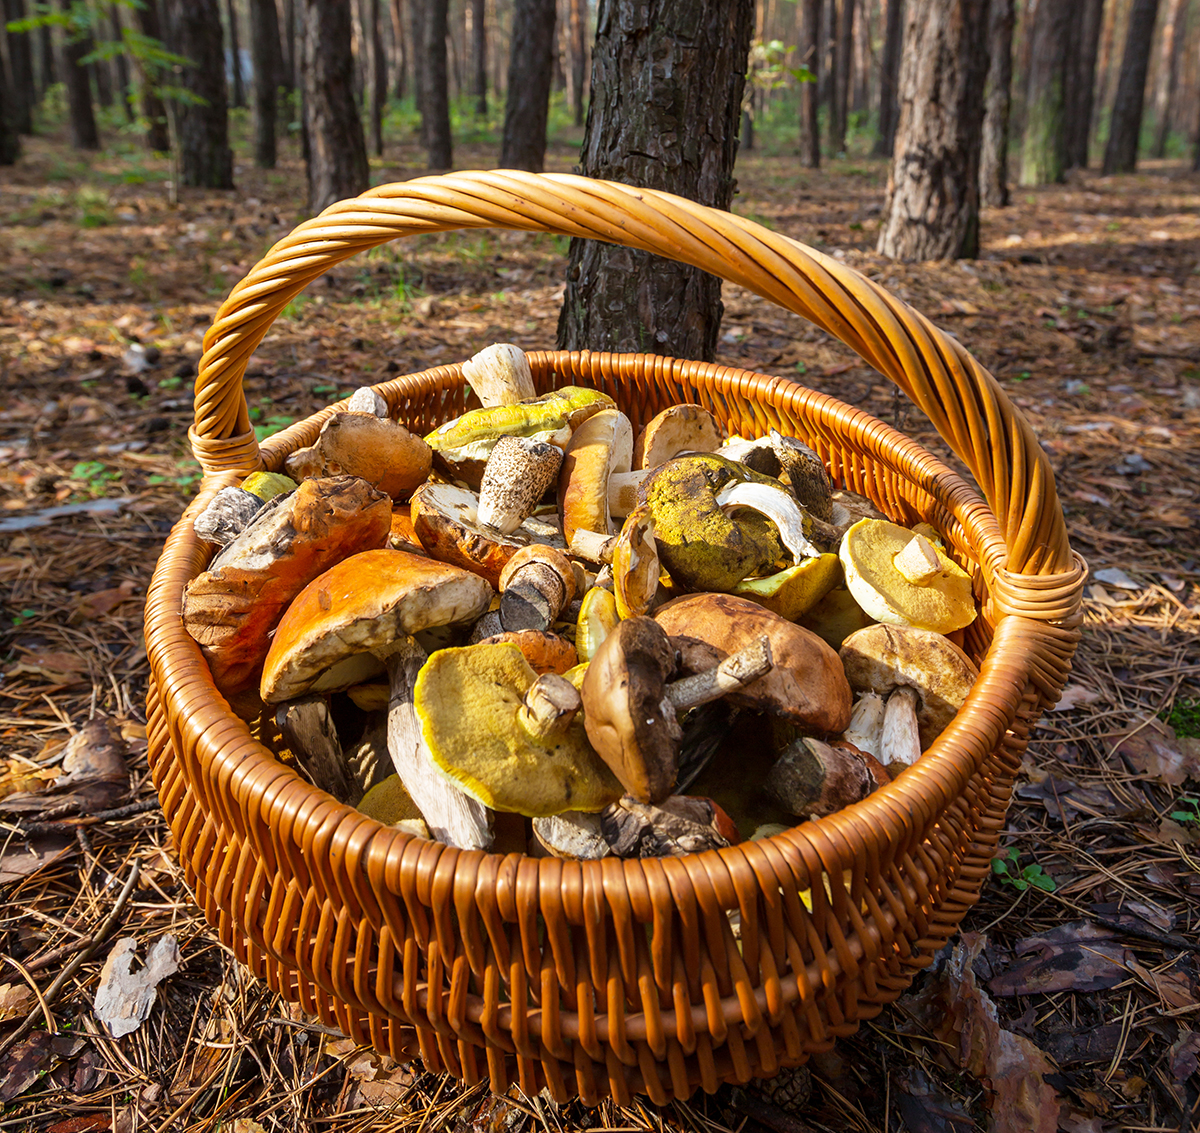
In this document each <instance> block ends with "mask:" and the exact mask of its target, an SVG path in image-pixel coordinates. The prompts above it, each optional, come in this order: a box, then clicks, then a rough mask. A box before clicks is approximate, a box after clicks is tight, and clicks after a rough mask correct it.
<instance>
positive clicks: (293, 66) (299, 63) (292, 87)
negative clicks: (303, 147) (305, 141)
mask: <svg viewBox="0 0 1200 1133" xmlns="http://www.w3.org/2000/svg"><path fill="white" fill-rule="evenodd" d="M302 18H303V12H302V11H297V10H296V0H283V42H284V43H286V44H287V74H288V84H287V88H288V90H289V91H302V90H303V88H304V83H303V82H302V81H301V77H300V72H301V71H302V70H304V60H303V59H302V58H301V56H302V55H303V54H304V52H303V50H298V48H299V44H298V42H297V32H298V31H299V25H300V20H301V19H302ZM300 97H301V99H303V97H304V96H303V94H301V96H300ZM303 117H304V116H303V114H301V119H302V120H303ZM303 130H304V127H303V123H302V124H301V132H302V133H303Z"/></svg>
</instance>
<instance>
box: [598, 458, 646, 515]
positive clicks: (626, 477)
mask: <svg viewBox="0 0 1200 1133" xmlns="http://www.w3.org/2000/svg"><path fill="white" fill-rule="evenodd" d="M652 471H653V469H650V468H639V469H638V470H637V471H635V472H614V473H612V474H611V475H610V476H609V478H608V514H609V515H612V516H616V518H617V519H624V518H625V517H626V516H627V515H628V514H629V513H630V512H631V511H633V509H634V508H635V507H637V502H638V488H640V487H641V484H642V481H643V480H645V479H646V477H648V476H649V475H650V473H651V472H652Z"/></svg>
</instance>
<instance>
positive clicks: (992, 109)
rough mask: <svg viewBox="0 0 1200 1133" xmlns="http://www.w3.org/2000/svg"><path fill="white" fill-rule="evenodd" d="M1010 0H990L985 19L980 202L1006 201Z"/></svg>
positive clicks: (997, 205)
mask: <svg viewBox="0 0 1200 1133" xmlns="http://www.w3.org/2000/svg"><path fill="white" fill-rule="evenodd" d="M1014 16H1015V14H1014V11H1013V0H991V15H990V17H989V20H988V43H989V48H990V51H989V54H990V56H991V58H990V59H989V60H988V79H987V93H986V95H985V96H984V113H983V143H982V145H981V147H980V151H979V197H980V200H981V201H982V203H983V204H985V205H992V206H993V207H995V208H1004V207H1005V206H1006V205H1007V204H1008V115H1009V109H1010V107H1011V103H1012V41H1013V20H1014Z"/></svg>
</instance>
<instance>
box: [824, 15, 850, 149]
mask: <svg viewBox="0 0 1200 1133" xmlns="http://www.w3.org/2000/svg"><path fill="white" fill-rule="evenodd" d="M830 4H831V6H832V0H830ZM831 22H832V20H831ZM853 47H854V0H842V6H841V9H840V11H839V12H838V24H837V37H836V39H835V40H834V71H833V76H834V84H833V103H832V105H831V106H830V108H829V109H830V114H829V123H830V126H829V149H830V151H831V152H833V153H844V152H845V150H846V116H847V114H848V113H849V110H850V86H851V82H852V75H851V67H852V65H853V59H854V52H853V50H852V49H853Z"/></svg>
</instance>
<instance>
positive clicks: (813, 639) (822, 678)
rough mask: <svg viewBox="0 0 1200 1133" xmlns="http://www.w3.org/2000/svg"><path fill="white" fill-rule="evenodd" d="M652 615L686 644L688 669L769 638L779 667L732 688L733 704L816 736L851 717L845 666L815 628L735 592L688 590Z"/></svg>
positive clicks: (680, 644) (839, 726) (843, 724)
mask: <svg viewBox="0 0 1200 1133" xmlns="http://www.w3.org/2000/svg"><path fill="white" fill-rule="evenodd" d="M654 620H655V621H656V622H658V624H659V625H660V626H662V628H663V629H664V630H666V632H667V633H668V634H669V635H670V637H671V638H672V643H673V644H675V645H676V647H677V648H679V649H680V651H681V654H682V657H683V665H682V667H683V668H685V669H687V670H690V671H697V670H700V669H704V668H707V667H708V665H710V664H711V663H712V658H713V654H714V651H715V654H716V656H717V658H718V659H719V658H720V657H722V656H727V655H728V654H731V653H734V652H736V651H737V650H738V649H741V648H742V647H743V646H744V645H745V644H746V643H747V642H748V641H750V640H751V639H753V638H756V637H758V636H761V635H764V634H765V635H766V636H767V638H768V639H769V640H770V643H771V654H772V656H773V658H774V661H775V663H774V667H773V668H772V669H771V671H770V672H769V673H767V674H766V675H765V676H762V677H760V678H759V679H758V680H756V681H754V682H753V683H751V684H748V685H747V686H746V687H745V688H743V689H741V690H740V691H738V692H735V693H731V694H730V695H729V700H730V701H731V703H734V704H740V705H744V706H746V707H750V708H755V709H757V710H759V711H765V712H770V713H773V714H775V715H778V716H783V717H784V718H785V719H787V720H790V721H791V722H792V723H794V724H796V725H798V726H799V727H802V728H805V729H807V730H808V731H810V732H811V733H815V734H818V735H832V734H836V733H838V732H841V731H842V729H844V728H845V727H846V725H847V724H848V723H849V721H850V700H851V695H850V685H849V684H848V683H847V680H846V675H845V673H844V672H843V670H842V663H841V661H840V660H839V658H838V655H837V653H835V652H834V650H833V649H831V648H830V647H829V646H828V645H826V644H825V642H824V641H822V640H821V639H820V638H819V637H818V636H817V635H816V634H815V633H811V632H810V631H808V630H806V629H802V628H801V627H800V626H798V625H796V624H795V623H794V622H789V621H786V620H785V619H783V618H781V617H780V616H779V615H778V614H774V613H772V612H771V611H770V610H767V609H765V608H764V607H762V606H760V605H758V604H757V603H756V602H751V601H749V600H748V599H746V598H738V597H736V596H734V595H732V594H687V595H685V596H684V597H682V598H674V599H672V600H671V601H670V602H667V603H665V604H664V605H662V606H659V607H658V609H656V610H655V611H654Z"/></svg>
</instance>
